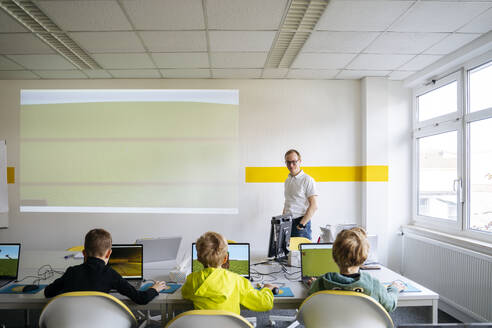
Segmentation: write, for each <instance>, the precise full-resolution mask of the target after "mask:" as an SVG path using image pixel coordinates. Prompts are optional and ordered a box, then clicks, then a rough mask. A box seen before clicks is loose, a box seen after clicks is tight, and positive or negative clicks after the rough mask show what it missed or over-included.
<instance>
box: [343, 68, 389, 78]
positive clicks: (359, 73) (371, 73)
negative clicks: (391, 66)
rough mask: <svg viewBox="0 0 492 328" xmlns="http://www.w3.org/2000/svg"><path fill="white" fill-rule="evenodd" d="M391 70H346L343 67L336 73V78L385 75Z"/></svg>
mask: <svg viewBox="0 0 492 328" xmlns="http://www.w3.org/2000/svg"><path fill="white" fill-rule="evenodd" d="M390 72H391V71H365V70H361V71H358V70H346V69H344V70H343V71H341V72H340V74H338V75H337V79H344V80H358V79H362V78H363V77H368V76H371V77H374V76H386V75H388V74H389V73H390Z"/></svg>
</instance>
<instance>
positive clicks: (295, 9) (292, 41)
mask: <svg viewBox="0 0 492 328" xmlns="http://www.w3.org/2000/svg"><path fill="white" fill-rule="evenodd" d="M327 4H328V0H326V1H323V0H312V1H309V0H292V1H291V3H290V6H289V9H288V10H287V14H286V15H285V17H284V20H283V22H282V25H281V26H280V28H279V31H278V32H277V35H276V38H275V42H274V44H273V45H272V47H271V49H270V53H269V55H268V60H267V63H266V65H265V67H266V68H289V67H290V66H291V65H292V62H293V61H294V59H295V58H296V57H297V54H298V53H299V51H300V50H301V48H302V47H303V46H304V44H305V43H306V40H307V39H308V38H309V37H310V35H311V32H312V31H313V30H314V28H315V26H316V24H317V23H318V20H319V18H320V17H321V15H322V14H323V12H324V11H325V8H326V6H327Z"/></svg>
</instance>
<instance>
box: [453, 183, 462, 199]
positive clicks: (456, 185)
mask: <svg viewBox="0 0 492 328" xmlns="http://www.w3.org/2000/svg"><path fill="white" fill-rule="evenodd" d="M462 190H463V189H462V188H461V179H460V178H458V179H454V180H453V191H454V192H456V193H457V194H458V202H460V203H462V202H463V197H462Z"/></svg>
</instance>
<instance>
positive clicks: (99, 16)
mask: <svg viewBox="0 0 492 328" xmlns="http://www.w3.org/2000/svg"><path fill="white" fill-rule="evenodd" d="M37 4H38V6H39V8H40V9H41V10H42V11H43V12H44V13H46V15H48V16H49V17H50V18H51V19H52V20H53V21H54V22H56V24H57V25H58V26H59V27H60V28H61V29H63V30H64V31H121V30H124V31H128V30H131V29H132V27H131V25H130V22H129V21H128V19H127V18H126V16H125V14H124V12H123V10H121V7H120V6H119V5H118V2H116V1H72V0H64V1H38V2H37Z"/></svg>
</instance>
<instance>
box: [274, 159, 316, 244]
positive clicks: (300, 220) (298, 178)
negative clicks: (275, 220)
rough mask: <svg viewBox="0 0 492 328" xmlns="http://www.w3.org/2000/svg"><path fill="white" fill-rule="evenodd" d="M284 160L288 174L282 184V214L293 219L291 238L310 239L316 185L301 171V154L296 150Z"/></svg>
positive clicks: (314, 208) (314, 209) (314, 210)
mask: <svg viewBox="0 0 492 328" xmlns="http://www.w3.org/2000/svg"><path fill="white" fill-rule="evenodd" d="M284 158H285V165H286V166H287V169H288V170H289V172H290V173H289V176H288V177H287V179H286V180H285V184H284V196H285V203H284V211H283V214H291V215H292V217H293V218H294V219H293V220H292V232H291V236H292V237H305V238H308V239H311V218H312V217H313V215H314V212H316V210H317V209H318V205H317V203H316V196H318V193H317V191H316V183H315V181H314V179H313V178H311V177H310V176H309V175H307V174H306V173H304V171H302V170H301V167H300V165H301V154H299V152H298V151H297V150H295V149H290V150H288V151H287V152H286V153H285V156H284Z"/></svg>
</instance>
